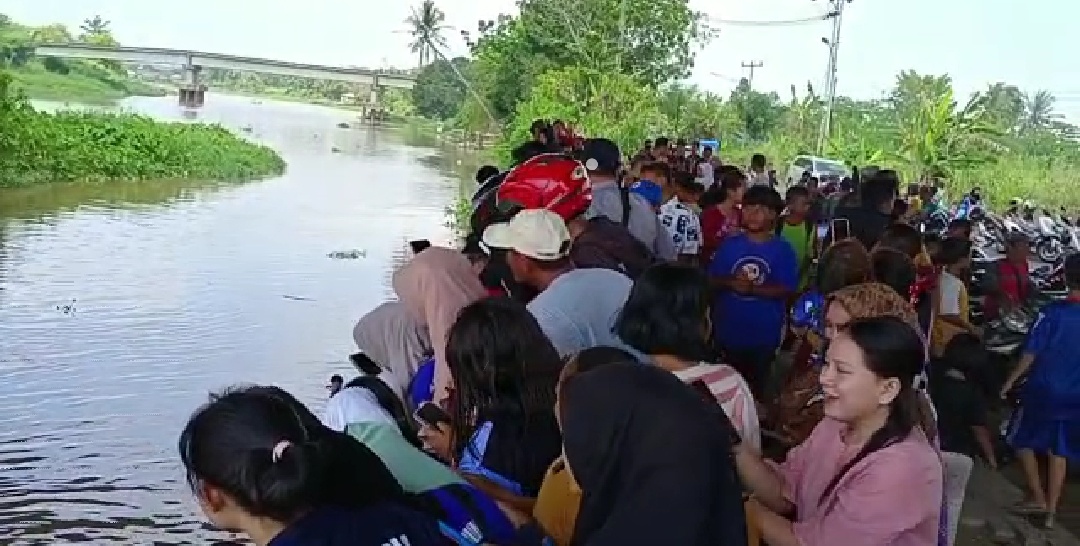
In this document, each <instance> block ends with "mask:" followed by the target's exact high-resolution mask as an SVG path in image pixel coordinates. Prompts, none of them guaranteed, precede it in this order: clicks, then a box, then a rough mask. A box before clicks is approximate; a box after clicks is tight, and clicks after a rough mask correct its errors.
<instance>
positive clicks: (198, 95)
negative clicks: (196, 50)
mask: <svg viewBox="0 0 1080 546" xmlns="http://www.w3.org/2000/svg"><path fill="white" fill-rule="evenodd" d="M184 72H185V73H186V75H187V78H186V79H187V81H186V82H184V83H182V84H180V90H179V99H180V101H179V102H180V106H182V107H184V108H201V107H202V105H203V104H206V86H205V85H203V84H202V83H201V82H200V81H199V80H200V76H201V74H202V67H201V66H198V65H189V66H185V67H184Z"/></svg>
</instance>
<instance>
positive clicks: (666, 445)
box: [560, 364, 746, 546]
mask: <svg viewBox="0 0 1080 546" xmlns="http://www.w3.org/2000/svg"><path fill="white" fill-rule="evenodd" d="M560 394H561V396H560V400H561V402H560V406H561V411H562V423H563V445H564V449H565V453H566V460H567V463H568V464H569V465H570V471H571V472H572V473H573V475H574V478H575V480H576V481H577V483H578V485H579V486H580V487H581V489H582V493H583V494H582V499H581V508H580V510H579V512H578V517H577V521H576V523H575V528H574V536H573V539H572V540H571V542H570V544H571V545H572V546H639V545H640V546H656V545H657V544H672V545H675V544H677V545H679V546H729V545H735V544H746V517H745V512H744V511H743V503H742V492H741V489H740V486H739V483H738V478H737V476H736V474H735V464H734V459H733V455H732V451H731V445H730V443H729V440H728V438H727V437H726V435H725V434H724V427H723V424H722V423H723V421H722V416H720V415H719V414H718V413H716V412H720V411H723V410H722V409H721V408H720V407H719V405H717V404H709V403H706V402H705V401H704V400H702V399H701V398H700V397H699V396H698V395H697V394H696V393H695V392H694V391H693V390H692V389H691V388H690V387H688V386H686V385H685V384H683V383H682V381H680V380H679V379H678V378H676V377H675V376H674V375H673V374H671V373H669V372H666V371H664V370H661V369H658V368H654V367H651V366H645V365H641V364H612V365H610V366H605V367H602V368H598V369H595V370H592V371H588V372H585V373H582V374H579V375H576V376H573V377H571V378H570V379H569V380H567V382H566V384H565V385H564V386H563V388H562V392H561V393H560Z"/></svg>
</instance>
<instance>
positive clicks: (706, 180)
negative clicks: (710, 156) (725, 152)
mask: <svg viewBox="0 0 1080 546" xmlns="http://www.w3.org/2000/svg"><path fill="white" fill-rule="evenodd" d="M698 177H699V178H701V183H702V184H705V187H706V188H707V187H709V186H711V185H712V184H713V182H715V181H716V179H715V178H714V176H713V166H712V163H709V162H708V161H702V162H701V163H700V164H698Z"/></svg>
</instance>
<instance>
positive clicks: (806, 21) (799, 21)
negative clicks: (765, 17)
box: [706, 11, 838, 27]
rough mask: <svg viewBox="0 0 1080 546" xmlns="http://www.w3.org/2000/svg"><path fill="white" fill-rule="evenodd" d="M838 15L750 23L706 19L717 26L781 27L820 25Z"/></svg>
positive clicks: (825, 14) (830, 13) (829, 14)
mask: <svg viewBox="0 0 1080 546" xmlns="http://www.w3.org/2000/svg"><path fill="white" fill-rule="evenodd" d="M837 15H838V14H837V12H835V11H830V12H829V13H823V14H821V15H815V16H812V17H803V18H801V19H781V20H774V21H748V20H734V19H720V18H717V17H706V20H707V21H708V22H709V23H712V24H716V25H730V26H746V27H779V26H790V25H806V24H811V23H820V22H822V21H828V20H829V19H831V18H833V17H836V16H837Z"/></svg>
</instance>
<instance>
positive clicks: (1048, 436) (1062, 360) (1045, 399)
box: [1001, 254, 1080, 528]
mask: <svg viewBox="0 0 1080 546" xmlns="http://www.w3.org/2000/svg"><path fill="white" fill-rule="evenodd" d="M1065 284H1066V285H1067V286H1068V287H1069V297H1068V299H1066V300H1065V301H1062V302H1057V303H1053V304H1051V305H1050V306H1048V307H1046V308H1045V309H1043V312H1042V313H1041V314H1040V315H1039V318H1038V320H1037V321H1036V322H1035V326H1034V327H1032V329H1031V333H1030V334H1029V335H1028V340H1027V345H1026V346H1025V347H1024V351H1023V354H1022V355H1021V356H1020V363H1019V364H1018V365H1017V366H1016V369H1015V370H1013V372H1012V374H1010V375H1009V378H1008V379H1007V380H1006V381H1005V385H1004V386H1003V387H1002V388H1001V395H1002V397H1004V396H1005V395H1006V394H1007V393H1008V392H1009V391H1011V390H1012V388H1013V385H1014V384H1015V383H1016V381H1017V380H1018V379H1019V378H1020V377H1021V376H1023V375H1025V374H1027V372H1028V370H1030V371H1031V373H1030V375H1029V376H1028V380H1027V383H1026V384H1025V385H1024V386H1023V387H1022V390H1021V392H1020V409H1019V410H1018V416H1017V418H1016V420H1015V421H1014V422H1013V423H1012V427H1011V428H1010V430H1009V438H1008V439H1009V443H1010V444H1011V445H1012V446H1013V447H1014V448H1016V449H1017V450H1018V452H1017V457H1018V458H1019V459H1020V464H1021V466H1023V468H1024V476H1025V477H1026V478H1027V484H1028V489H1029V491H1030V494H1031V497H1030V500H1029V501H1027V502H1025V503H1023V504H1022V505H1021V506H1019V507H1018V508H1020V509H1021V510H1023V511H1028V512H1034V513H1045V514H1046V522H1045V524H1046V527H1048V528H1049V527H1053V525H1054V514H1055V513H1056V512H1057V507H1058V502H1059V501H1060V500H1061V493H1062V490H1063V489H1064V487H1065V471H1066V462H1067V460H1068V459H1074V460H1075V459H1076V458H1078V457H1080V446H1078V445H1077V444H1076V442H1077V441H1078V439H1080V411H1078V405H1077V400H1080V375H1078V374H1077V373H1076V358H1077V357H1076V355H1077V354H1080V335H1078V334H1080V254H1072V255H1070V256H1069V257H1068V258H1065ZM1036 452H1038V453H1040V454H1047V455H1048V459H1049V461H1048V464H1047V467H1048V470H1047V474H1048V476H1047V482H1048V484H1047V485H1048V488H1044V486H1043V482H1042V478H1041V477H1040V476H1039V464H1038V461H1037V460H1036V459H1035V453H1036Z"/></svg>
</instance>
